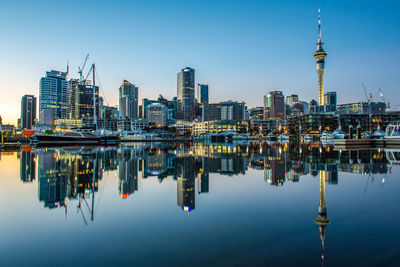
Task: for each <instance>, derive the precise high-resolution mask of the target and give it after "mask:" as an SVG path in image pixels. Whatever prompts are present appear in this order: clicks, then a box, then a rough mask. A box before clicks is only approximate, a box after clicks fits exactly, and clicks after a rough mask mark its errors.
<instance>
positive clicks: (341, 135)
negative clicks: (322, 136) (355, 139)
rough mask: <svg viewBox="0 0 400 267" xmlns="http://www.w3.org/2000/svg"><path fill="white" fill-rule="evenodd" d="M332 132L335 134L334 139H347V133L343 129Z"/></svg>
mask: <svg viewBox="0 0 400 267" xmlns="http://www.w3.org/2000/svg"><path fill="white" fill-rule="evenodd" d="M332 134H333V139H345V138H346V136H347V134H346V133H345V132H344V131H343V130H341V129H337V130H335V131H334V132H333V133H332Z"/></svg>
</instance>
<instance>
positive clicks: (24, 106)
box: [20, 95, 36, 129]
mask: <svg viewBox="0 0 400 267" xmlns="http://www.w3.org/2000/svg"><path fill="white" fill-rule="evenodd" d="M35 121H36V97H35V96H33V95H24V96H23V97H22V99H21V125H20V127H21V128H22V129H32V126H34V124H35Z"/></svg>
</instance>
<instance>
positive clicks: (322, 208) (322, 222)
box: [315, 171, 330, 260]
mask: <svg viewBox="0 0 400 267" xmlns="http://www.w3.org/2000/svg"><path fill="white" fill-rule="evenodd" d="M325 179H326V172H325V171H320V172H319V193H320V195H319V197H320V199H319V207H318V218H317V219H315V223H316V224H317V225H318V226H319V235H320V237H321V242H322V256H321V258H322V260H324V256H325V255H324V254H325V235H326V226H327V225H328V224H329V223H330V222H329V220H328V218H327V217H326V204H325Z"/></svg>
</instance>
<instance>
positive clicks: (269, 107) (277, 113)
mask: <svg viewBox="0 0 400 267" xmlns="http://www.w3.org/2000/svg"><path fill="white" fill-rule="evenodd" d="M264 109H265V114H264V118H265V119H279V120H281V119H284V118H285V97H284V96H283V94H282V92H281V91H271V92H269V94H267V95H266V96H264Z"/></svg>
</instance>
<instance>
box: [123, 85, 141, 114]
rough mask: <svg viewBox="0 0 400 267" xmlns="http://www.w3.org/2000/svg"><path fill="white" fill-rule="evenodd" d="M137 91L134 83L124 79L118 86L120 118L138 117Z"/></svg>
mask: <svg viewBox="0 0 400 267" xmlns="http://www.w3.org/2000/svg"><path fill="white" fill-rule="evenodd" d="M138 91H139V88H138V87H136V86H135V85H134V84H132V83H130V82H128V81H127V80H124V81H123V82H122V84H121V86H120V87H119V115H120V117H121V118H128V119H137V118H138V98H139V95H138Z"/></svg>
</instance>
